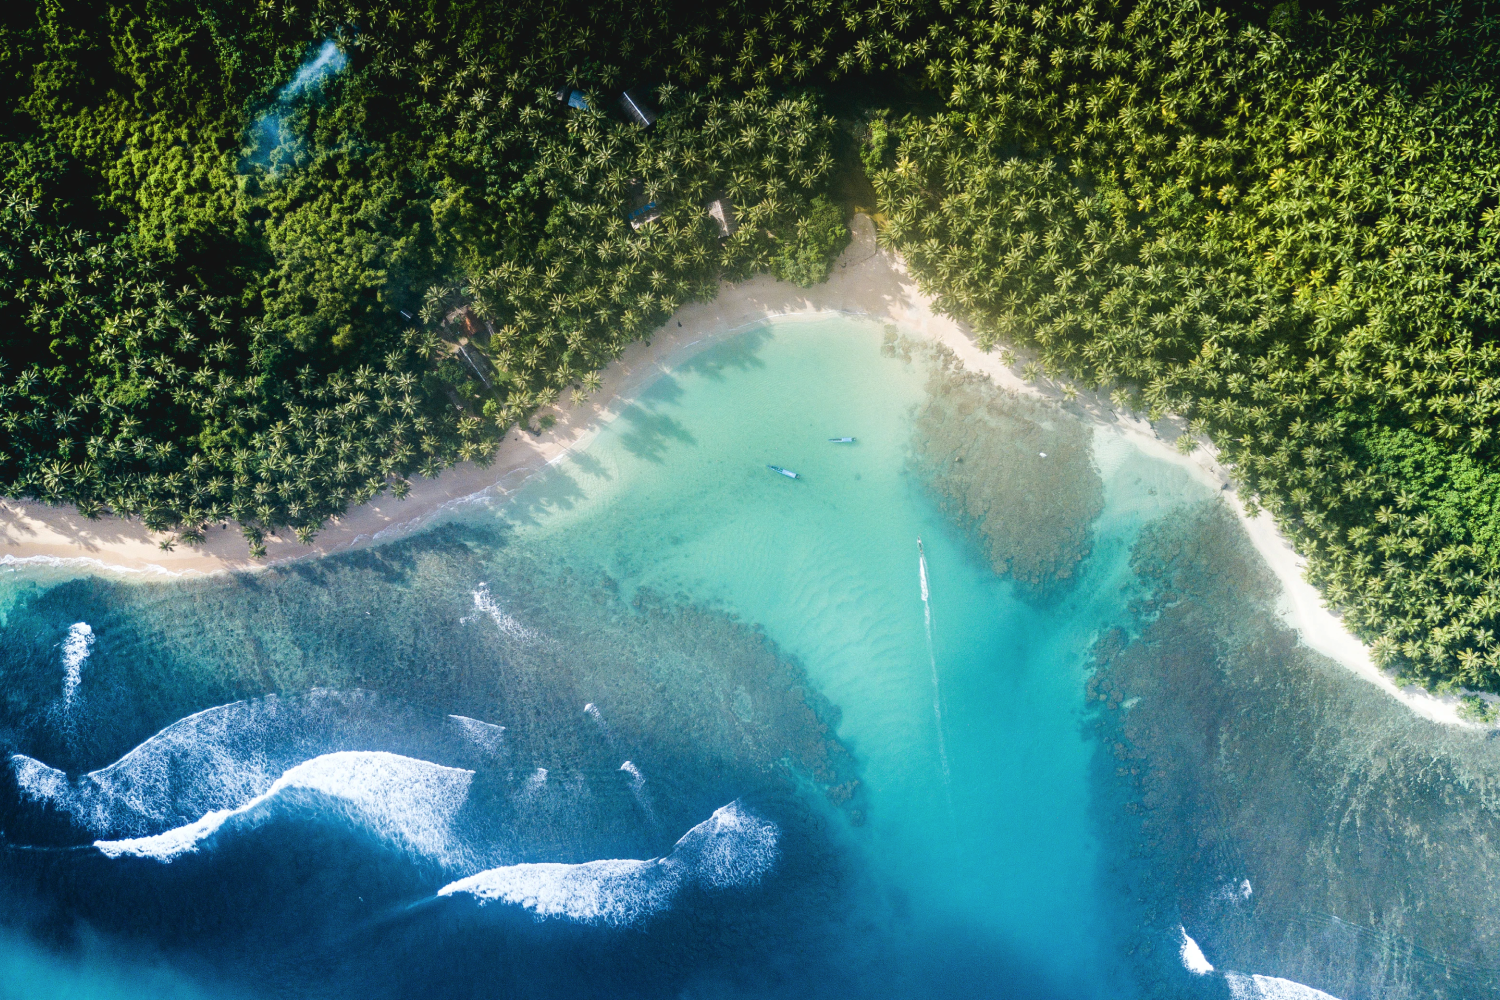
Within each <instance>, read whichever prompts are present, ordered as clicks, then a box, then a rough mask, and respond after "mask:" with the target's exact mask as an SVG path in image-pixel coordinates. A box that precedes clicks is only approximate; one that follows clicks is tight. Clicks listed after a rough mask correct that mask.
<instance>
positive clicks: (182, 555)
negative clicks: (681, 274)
mask: <svg viewBox="0 0 1500 1000" xmlns="http://www.w3.org/2000/svg"><path fill="white" fill-rule="evenodd" d="M852 228H853V229H854V240H853V242H852V243H851V244H850V246H849V248H848V249H847V250H846V251H845V252H844V255H843V256H842V257H841V258H840V260H839V262H838V264H837V265H836V266H835V268H834V272H833V274H832V275H831V276H830V278H829V280H828V281H827V282H826V283H825V284H822V285H819V286H817V287H816V288H812V289H803V288H798V287H796V286H794V285H790V284H786V283H784V282H779V281H776V280H775V279H774V278H772V277H771V276H769V275H762V276H760V277H757V278H754V279H752V280H750V281H746V282H742V283H739V284H727V283H726V284H721V285H720V289H719V294H718V296H717V297H716V298H715V299H714V300H713V301H711V302H695V303H690V304H689V305H686V306H684V307H683V308H681V309H679V310H678V311H677V313H676V314H675V315H673V316H672V317H671V318H670V319H668V320H667V322H666V324H665V325H664V326H662V327H660V328H658V329H657V330H656V331H654V332H653V333H652V334H651V336H650V337H649V338H648V339H647V340H645V341H643V342H637V343H635V344H632V345H631V346H630V347H629V348H627V349H626V350H625V352H624V353H623V354H622V355H621V356H620V358H619V359H618V360H616V361H615V362H613V363H612V364H610V365H609V367H608V368H606V369H605V370H604V372H603V373H602V376H603V380H602V384H601V386H600V388H599V390H598V391H597V392H596V393H594V394H593V395H592V396H591V397H590V398H589V399H587V400H585V401H584V402H583V403H582V404H580V405H577V406H564V405H559V406H557V407H555V408H554V410H553V413H554V415H555V417H556V423H555V424H554V425H553V426H552V427H551V428H550V429H549V430H547V431H545V432H543V433H542V434H539V435H532V434H530V433H528V432H525V431H519V430H513V431H511V432H510V434H508V435H507V436H506V439H505V440H504V442H503V443H502V444H501V445H500V448H499V449H498V451H497V452H496V454H495V456H494V459H493V460H492V461H491V462H490V463H488V464H487V465H486V466H484V467H480V466H478V465H475V464H473V463H467V462H466V463H463V464H461V465H458V466H455V467H454V468H452V469H449V470H447V471H446V472H444V473H443V474H442V475H441V476H439V477H438V478H436V479H431V480H423V479H416V480H414V481H413V483H412V489H411V492H410V494H409V495H408V496H407V498H406V499H405V500H396V499H395V498H394V497H392V496H390V495H389V494H385V495H382V496H379V497H377V498H375V499H374V500H372V501H371V502H369V503H367V504H365V505H364V506H362V507H359V508H356V509H354V510H352V511H350V512H349V513H348V514H346V515H345V516H343V517H341V518H337V519H334V520H332V521H330V522H329V524H328V525H327V526H325V528H324V529H323V531H322V532H321V533H319V535H318V537H317V538H316V539H315V540H314V542H313V544H312V545H302V544H300V543H299V542H297V541H296V539H295V538H294V537H292V536H291V534H290V532H287V533H285V534H284V535H274V534H269V533H268V535H267V537H266V549H267V558H266V559H265V560H264V561H256V560H252V559H251V558H250V554H249V548H248V546H247V544H246V542H245V540H244V539H243V538H242V537H241V536H240V535H239V533H238V531H237V530H236V529H234V528H232V527H231V528H228V529H218V528H215V529H211V530H210V531H209V532H208V537H207V538H206V539H205V541H204V543H203V544H202V545H199V546H197V547H195V548H189V547H187V546H178V547H177V548H175V549H174V550H172V551H163V550H161V548H160V547H159V536H154V535H152V533H150V532H148V531H146V530H145V528H144V527H142V526H141V525H140V524H139V523H137V522H133V521H127V520H123V519H118V518H110V517H105V518H100V519H99V520H96V521H90V520H87V519H86V518H84V517H82V516H81V515H79V514H78V513H77V511H75V510H73V509H72V508H69V507H49V506H47V505H44V504H40V503H24V502H18V501H12V500H0V566H4V567H19V566H27V565H33V566H34V565H50V566H59V567H61V566H67V565H76V566H80V567H88V568H89V569H90V570H94V571H100V570H102V571H114V572H122V573H128V574H130V575H132V576H135V575H137V574H140V575H145V576H154V577H171V576H184V575H206V574H211V573H217V572H224V571H248V570H255V569H260V568H264V567H265V566H269V565H275V564H277V563H282V562H288V561H291V560H297V559H304V558H307V557H309V556H318V555H324V554H328V553H332V552H338V551H343V550H346V549H354V548H361V547H364V546H367V545H373V544H378V543H381V542H385V541H389V540H391V539H393V538H399V537H402V536H404V535H407V534H410V533H412V532H414V531H418V530H421V529H422V528H424V527H426V526H428V525H429V524H431V523H432V522H434V521H435V520H437V519H439V518H441V517H443V516H445V513H446V512H447V511H450V510H452V509H454V508H456V507H459V506H462V505H464V504H466V503H472V502H476V501H482V500H484V499H485V498H488V497H492V496H504V495H506V494H509V493H511V492H513V491H514V490H515V489H517V488H518V487H519V486H520V485H521V484H522V483H524V482H525V481H526V480H527V479H529V478H530V477H531V476H532V475H534V474H535V473H536V472H538V471H540V470H542V469H544V468H546V467H547V466H549V465H552V464H554V463H556V462H558V461H560V460H561V459H563V458H564V457H566V455H567V454H568V453H569V452H570V451H572V450H573V449H574V448H578V447H582V446H585V445H587V443H588V442H589V441H590V440H591V439H592V438H593V436H594V435H595V434H597V433H598V432H599V430H600V429H601V428H602V427H603V426H604V425H605V424H607V423H609V422H610V421H611V420H613V419H614V418H615V417H616V416H618V415H619V413H620V412H621V411H622V410H623V409H624V408H625V407H627V406H629V405H630V404H631V403H632V402H633V401H634V399H635V397H636V394H637V393H638V392H639V391H640V390H641V389H642V388H644V387H645V386H646V385H647V384H648V383H650V382H651V381H653V380H654V379H655V378H656V377H657V376H659V375H662V374H665V373H668V372H670V371H671V370H672V368H673V366H674V365H675V364H676V363H678V362H679V361H681V360H682V359H684V358H685V357H687V356H689V355H692V354H695V353H697V352H698V351H699V350H702V349H703V348H704V347H706V346H708V345H710V344H712V343H714V342H717V341H719V340H722V339H725V338H727V337H730V336H733V335H734V334H736V333H739V332H742V331H744V330H746V329H748V328H751V327H753V326H755V325H757V324H760V323H764V322H766V321H769V320H775V319H796V318H807V319H815V318H820V317H826V316H828V315H849V316H858V317H861V318H865V319H871V320H876V321H883V322H888V323H894V324H896V325H897V326H899V327H901V328H902V329H903V330H904V331H906V332H908V333H914V334H917V335H919V336H921V337H923V338H925V339H928V340H931V341H934V342H936V343H939V344H942V345H944V346H945V347H947V348H948V349H949V350H951V351H953V352H954V354H955V355H956V356H957V357H958V359H959V360H960V361H962V362H963V364H964V366H965V367H966V368H968V369H970V370H972V371H978V372H982V373H984V374H986V375H988V376H989V377H990V378H992V379H993V380H994V381H995V383H996V384H998V385H1000V386H1002V387H1003V388H1006V389H1009V390H1012V391H1014V392H1017V393H1024V394H1027V395H1031V396H1038V397H1042V398H1047V399H1051V400H1053V401H1054V402H1057V403H1058V404H1059V405H1063V406H1064V407H1065V408H1066V409H1068V410H1069V411H1071V412H1074V413H1075V414H1077V415H1079V416H1081V417H1084V418H1085V419H1088V420H1090V421H1091V422H1092V423H1093V424H1094V425H1095V426H1096V428H1100V429H1107V430H1109V431H1111V432H1113V433H1117V434H1120V435H1122V436H1124V437H1125V438H1126V439H1127V440H1128V441H1130V442H1131V443H1132V444H1134V445H1135V446H1136V447H1138V448H1140V449H1141V450H1143V451H1146V452H1147V453H1149V454H1151V455H1153V456H1154V457H1157V458H1160V459H1164V460H1167V461H1171V462H1174V463H1177V464H1179V465H1182V466H1183V467H1185V468H1187V469H1188V470H1189V471H1191V472H1192V473H1193V474H1194V475H1195V476H1197V477H1198V478H1199V479H1200V480H1201V481H1203V482H1204V483H1206V484H1208V485H1211V486H1213V487H1215V488H1218V487H1221V486H1223V485H1225V484H1228V483H1229V482H1230V476H1229V473H1228V471H1227V470H1226V469H1225V468H1224V467H1223V466H1222V465H1220V463H1219V462H1218V458H1217V453H1216V452H1215V451H1214V449H1213V448H1212V447H1211V446H1209V445H1207V444H1206V443H1202V442H1200V443H1199V446H1198V447H1197V448H1196V449H1195V450H1194V451H1193V452H1192V453H1191V454H1189V455H1183V454H1182V453H1181V452H1179V451H1178V450H1177V449H1176V447H1175V444H1174V443H1173V442H1175V440H1176V438H1177V437H1178V436H1179V435H1180V434H1181V433H1182V431H1183V425H1182V423H1181V422H1180V421H1177V420H1175V419H1174V418H1170V417H1169V418H1166V419H1163V420H1160V421H1156V422H1155V423H1152V422H1150V421H1147V420H1145V419H1144V418H1141V417H1138V416H1135V415H1132V414H1129V413H1122V412H1120V411H1118V410H1116V409H1115V408H1114V406H1113V405H1111V404H1110V402H1109V400H1108V399H1107V398H1105V397H1102V396H1100V395H1098V394H1095V393H1088V392H1079V393H1078V394H1077V395H1076V396H1074V397H1073V398H1072V399H1066V398H1065V397H1064V395H1063V392H1062V391H1061V389H1060V388H1058V387H1056V386H1051V385H1038V384H1035V383H1030V382H1027V381H1025V380H1024V379H1023V378H1022V377H1021V376H1020V374H1019V373H1018V372H1017V371H1016V370H1015V369H1014V368H1012V367H1010V366H1007V365H1006V364H1005V363H1004V362H1002V361H1001V359H1000V357H999V356H998V355H995V354H987V353H985V352H983V351H981V350H980V349H979V347H978V345H977V344H976V343H975V342H974V340H973V338H972V336H971V335H970V334H969V332H968V331H967V329H966V328H965V327H964V326H963V325H962V324H960V323H959V322H957V321H956V320H953V319H951V318H949V317H947V316H943V315H941V314H939V313H937V312H936V311H935V310H934V309H933V308H932V303H931V300H929V299H928V298H927V297H926V296H924V295H923V294H922V293H921V292H920V291H919V290H918V288H917V287H916V284H915V282H914V281H913V280H912V279H911V277H910V276H909V275H908V274H907V272H906V270H905V268H904V266H903V265H902V262H901V261H900V259H899V258H898V257H897V256H896V255H895V254H894V253H892V252H890V251H885V250H881V249H880V248H879V247H878V246H877V245H876V243H875V232H874V227H873V224H872V223H871V222H870V220H869V219H868V218H867V217H865V216H862V215H861V216H856V218H855V222H854V225H853V227H852ZM1225 500H1226V502H1228V503H1229V505H1230V506H1231V507H1232V508H1233V509H1234V511H1235V514H1236V515H1237V516H1238V518H1239V520H1240V523H1241V524H1242V525H1243V526H1244V529H1245V533H1246V535H1247V537H1248V538H1249V539H1250V541H1251V543H1252V544H1253V545H1254V546H1255V549H1256V551H1257V552H1259V553H1260V555H1261V558H1263V559H1264V560H1265V562H1266V564H1267V566H1269V567H1270V569H1271V571H1272V572H1273V573H1274V574H1275V575H1276V577H1277V579H1278V580H1279V581H1280V583H1281V587H1282V594H1283V597H1282V607H1281V609H1280V610H1281V614H1282V617H1283V618H1284V619H1285V620H1286V622H1287V624H1288V625H1290V626H1291V627H1292V628H1293V629H1295V630H1296V631H1297V633H1298V635H1299V636H1300V637H1301V638H1302V641H1303V642H1304V643H1306V644H1307V645H1308V646H1309V647H1311V648H1312V649H1315V650H1317V651H1318V652H1320V653H1322V654H1323V655H1325V656H1327V657H1329V658H1330V659H1333V660H1335V661H1336V662H1338V663H1340V664H1342V665H1343V666H1344V667H1346V668H1347V669H1349V670H1350V671H1352V672H1353V673H1354V674H1356V675H1357V676H1359V677H1361V678H1362V679H1364V680H1366V681H1368V682H1369V683H1371V684H1374V685H1376V686H1377V687H1379V688H1381V690H1383V691H1385V692H1386V693H1388V694H1389V695H1391V696H1392V697H1393V698H1395V699H1397V700H1398V701H1400V702H1402V703H1403V704H1404V705H1406V706H1407V707H1408V708H1410V709H1411V710H1412V711H1413V712H1415V713H1416V714H1417V715H1419V716H1421V717H1423V718H1425V719H1429V720H1431V721H1433V722H1439V723H1444V724H1448V725H1459V726H1470V725H1473V724H1471V723H1467V722H1465V721H1463V720H1462V719H1460V718H1459V717H1458V713H1457V708H1458V699H1457V698H1456V697H1455V696H1451V695H1450V696H1444V697H1439V696H1437V695H1433V694H1431V693H1429V692H1427V691H1424V690H1422V689H1421V688H1417V687H1407V688H1402V687H1400V686H1398V685H1397V684H1396V682H1395V680H1394V679H1393V678H1392V677H1391V675H1390V674H1387V673H1386V672H1384V671H1382V670H1381V669H1380V668H1379V667H1377V666H1376V665H1375V663H1374V661H1373V659H1372V658H1371V656H1370V653H1369V650H1368V649H1367V648H1366V647H1365V645H1364V644H1363V643H1362V642H1360V640H1359V639H1357V638H1356V637H1355V636H1354V635H1353V634H1351V633H1350V632H1349V631H1348V630H1347V629H1346V628H1344V626H1343V623H1342V622H1341V621H1340V620H1339V619H1338V617H1337V616H1336V615H1334V614H1333V613H1332V612H1331V611H1329V610H1328V608H1326V607H1325V606H1324V605H1323V602H1322V598H1321V595H1319V593H1318V592H1317V589H1316V588H1314V587H1313V586H1312V585H1311V584H1309V583H1308V582H1307V581H1306V580H1305V579H1304V578H1303V568H1304V566H1305V564H1306V563H1305V560H1303V559H1302V557H1301V556H1299V555H1297V553H1296V552H1295V551H1293V549H1292V547H1291V545H1290V544H1289V543H1288V542H1287V541H1286V539H1285V538H1283V537H1282V535H1281V534H1280V532H1279V531H1278V530H1277V529H1276V525H1275V523H1274V521H1273V520H1272V519H1271V517H1270V516H1269V515H1262V516H1259V517H1254V518H1252V517H1250V516H1249V514H1248V513H1247V512H1246V510H1245V507H1244V505H1243V504H1242V503H1240V502H1239V500H1238V499H1237V498H1236V497H1235V495H1234V494H1233V492H1232V491H1227V495H1226V497H1225Z"/></svg>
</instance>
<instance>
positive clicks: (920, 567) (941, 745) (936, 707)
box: [917, 538, 953, 813]
mask: <svg viewBox="0 0 1500 1000" xmlns="http://www.w3.org/2000/svg"><path fill="white" fill-rule="evenodd" d="M917 577H918V579H919V580H920V581H921V583H922V621H923V624H925V625H926V627H927V664H928V666H929V667H930V668H931V670H932V717H933V721H934V722H936V724H937V743H938V763H939V764H941V765H942V768H943V791H944V794H946V795H949V796H950V798H949V801H948V812H949V813H952V812H953V801H952V798H951V795H952V793H951V791H949V789H950V788H951V786H952V783H953V776H952V772H950V771H949V769H948V742H947V740H946V739H945V738H944V736H943V691H942V687H941V686H940V685H939V683H938V668H937V650H936V648H935V647H934V646H933V643H932V602H931V600H929V595H928V590H927V554H926V553H925V552H923V551H922V540H921V539H920V538H919V539H917Z"/></svg>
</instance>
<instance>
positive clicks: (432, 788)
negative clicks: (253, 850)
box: [94, 750, 474, 864]
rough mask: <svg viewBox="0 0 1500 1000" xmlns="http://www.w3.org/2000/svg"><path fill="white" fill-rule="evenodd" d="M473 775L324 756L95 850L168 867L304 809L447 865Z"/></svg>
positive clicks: (456, 849) (394, 760) (456, 847)
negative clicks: (256, 791) (223, 834)
mask: <svg viewBox="0 0 1500 1000" xmlns="http://www.w3.org/2000/svg"><path fill="white" fill-rule="evenodd" d="M473 777H474V772H473V771H466V770H462V769H460V768H454V767H443V766H442V765H439V764H433V763H431V762H429V761H425V760H415V759H413V758H411V757H402V756H400V755H398V754H393V753H386V752H384V751H378V750H374V751H343V752H339V753H331V754H324V755H323V756H321V757H314V758H313V759H312V760H309V761H306V762H304V763H302V764H299V765H297V766H296V767H294V768H292V769H291V770H289V771H287V772H286V773H285V774H283V775H282V776H281V777H280V778H277V779H276V781H275V782H274V783H273V784H272V785H271V787H270V788H269V789H267V790H266V791H265V792H264V793H262V794H261V795H257V796H256V797H255V798H253V799H251V800H250V801H249V802H246V803H245V804H244V805H241V806H239V807H237V808H234V809H220V810H215V811H213V812H210V813H208V814H206V815H205V816H203V817H202V818H201V819H199V820H197V821H196V822H193V823H188V824H186V825H184V826H180V827H177V828H176V829H173V830H168V831H166V832H165V833H160V834H156V835H155V836H149V837H134V838H127V839H122V840H98V841H95V842H94V846H95V847H97V848H98V849H99V850H100V851H101V852H103V853H104V854H105V855H107V856H108V857H111V858H118V857H122V856H125V855H133V856H136V857H143V858H154V859H155V860H157V861H161V862H163V863H166V862H170V861H172V860H173V859H174V858H177V857H180V856H181V855H183V854H187V853H190V852H193V851H196V850H198V848H199V847H200V846H202V844H203V842H204V841H205V840H207V839H208V838H209V837H211V836H213V835H214V834H215V833H217V832H218V831H219V830H220V829H222V828H224V826H225V825H226V824H229V825H233V826H239V827H245V826H256V825H259V824H262V823H265V822H267V821H268V820H270V819H273V818H275V817H277V816H280V815H285V814H287V813H289V812H304V813H311V814H313V815H316V816H318V817H320V818H333V819H336V820H338V821H339V822H342V823H346V824H349V825H352V826H356V827H359V828H362V829H365V830H368V831H369V832H371V833H373V834H375V835H376V836H378V837H380V838H381V839H383V840H386V841H389V842H391V843H393V844H396V845H397V846H399V847H402V848H404V849H406V850H408V851H411V852H412V853H414V854H418V855H420V856H422V857H424V858H428V859H431V860H434V861H440V862H443V863H445V864H452V863H455V862H457V861H459V860H461V857H462V848H461V845H460V844H459V842H458V840H457V838H456V837H455V836H454V833H453V829H452V825H453V819H454V817H455V815H457V813H458V811H459V810H460V809H461V808H463V805H464V802H465V801H466V799H467V798H468V794H469V783H470V781H471V780H472V779H473Z"/></svg>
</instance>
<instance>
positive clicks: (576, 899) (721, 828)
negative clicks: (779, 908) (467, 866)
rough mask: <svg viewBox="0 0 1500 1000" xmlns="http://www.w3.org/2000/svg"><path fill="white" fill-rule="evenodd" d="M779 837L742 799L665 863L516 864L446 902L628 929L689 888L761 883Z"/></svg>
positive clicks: (453, 889)
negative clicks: (468, 900)
mask: <svg viewBox="0 0 1500 1000" xmlns="http://www.w3.org/2000/svg"><path fill="white" fill-rule="evenodd" d="M779 836H780V831H779V830H778V829H777V827H776V824H774V823H772V822H771V821H770V820H767V819H764V818H762V817H761V816H759V815H757V814H756V813H754V812H753V811H751V810H750V809H748V808H747V807H745V806H744V805H742V804H741V803H740V802H739V801H738V800H736V801H734V802H731V803H730V804H729V805H727V806H724V807H722V808H720V809H717V810H715V811H714V814H713V815H712V816H710V817H709V818H708V819H706V820H704V821H703V822H702V823H699V824H698V825H697V826H695V827H693V828H692V829H691V830H689V831H688V832H687V833H685V834H684V835H683V836H682V839H680V840H678V841H677V844H676V846H674V847H673V848H672V851H671V853H670V854H668V855H667V856H666V857H663V858H653V859H651V860H650V861H630V860H609V861H589V862H585V863H583V864H576V865H567V864H522V865H509V866H506V867H503V868H492V869H490V870H489V871H483V872H480V873H479V874H477V875H471V876H469V877H468V878H465V879H460V880H458V881H457V882H452V883H450V884H448V885H445V886H443V888H441V889H439V890H438V895H439V896H454V895H460V894H463V895H468V896H472V897H474V898H475V899H476V900H478V901H479V903H480V904H481V905H484V904H487V903H492V902H495V903H505V904H509V905H512V906H520V907H522V908H523V909H526V910H530V911H531V912H532V913H533V914H534V915H535V916H536V918H537V919H538V920H545V919H547V918H549V917H558V918H562V919H565V920H571V921H574V922H577V923H586V924H604V925H607V926H611V927H624V926H628V925H630V924H634V923H637V922H638V921H640V920H643V919H645V918H646V917H649V916H651V915H652V914H655V913H660V912H661V911H663V910H665V909H666V908H667V907H669V906H671V904H672V901H673V899H674V898H675V897H676V895H677V893H678V892H680V891H681V890H682V889H684V888H685V887H687V886H689V885H695V886H698V887H700V888H708V889H731V888H740V887H745V886H750V885H754V884H756V883H758V882H759V881H760V880H761V878H762V877H763V876H764V875H765V874H766V873H767V872H769V871H770V870H771V868H772V866H773V865H775V863H776V859H777V857H778V855H779V851H780V848H779V846H778V840H779Z"/></svg>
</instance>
